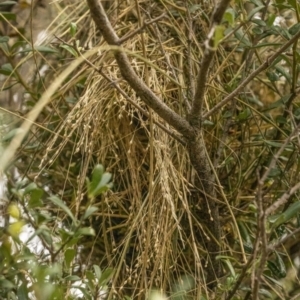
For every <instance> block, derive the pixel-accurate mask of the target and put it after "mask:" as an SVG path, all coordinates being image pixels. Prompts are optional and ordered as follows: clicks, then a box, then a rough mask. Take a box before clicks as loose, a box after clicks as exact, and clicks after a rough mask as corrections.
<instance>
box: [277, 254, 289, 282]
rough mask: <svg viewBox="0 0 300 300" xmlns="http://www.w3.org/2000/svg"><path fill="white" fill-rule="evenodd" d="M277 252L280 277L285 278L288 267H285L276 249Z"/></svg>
mask: <svg viewBox="0 0 300 300" xmlns="http://www.w3.org/2000/svg"><path fill="white" fill-rule="evenodd" d="M275 254H276V261H277V264H278V269H279V273H278V277H279V278H280V279H281V278H285V277H286V267H285V264H284V261H283V259H282V258H281V256H280V255H279V253H278V252H277V251H275Z"/></svg>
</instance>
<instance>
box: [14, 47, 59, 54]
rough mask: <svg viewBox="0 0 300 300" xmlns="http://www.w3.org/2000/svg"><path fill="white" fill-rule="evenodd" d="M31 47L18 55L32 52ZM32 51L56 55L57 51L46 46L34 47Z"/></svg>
mask: <svg viewBox="0 0 300 300" xmlns="http://www.w3.org/2000/svg"><path fill="white" fill-rule="evenodd" d="M32 51H33V50H32V47H28V48H26V49H24V50H21V51H20V52H19V53H28V52H32ZM34 51H37V52H41V53H58V51H57V50H56V49H53V48H51V47H48V46H42V45H41V46H36V47H34Z"/></svg>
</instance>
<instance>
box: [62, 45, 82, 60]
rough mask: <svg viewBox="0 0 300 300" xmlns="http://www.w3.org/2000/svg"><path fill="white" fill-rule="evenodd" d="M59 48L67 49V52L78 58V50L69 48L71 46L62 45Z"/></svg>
mask: <svg viewBox="0 0 300 300" xmlns="http://www.w3.org/2000/svg"><path fill="white" fill-rule="evenodd" d="M59 47H60V48H63V49H65V50H67V51H68V52H70V53H71V54H72V55H73V56H75V57H78V53H77V52H76V50H75V49H74V48H73V47H71V46H69V45H65V44H62V45H60V46H59Z"/></svg>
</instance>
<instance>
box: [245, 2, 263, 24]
mask: <svg viewBox="0 0 300 300" xmlns="http://www.w3.org/2000/svg"><path fill="white" fill-rule="evenodd" d="M265 7H266V6H265V5H260V6H258V7H256V8H254V9H251V11H250V13H249V15H248V18H247V20H248V21H250V20H251V18H252V17H253V16H254V15H255V14H256V13H258V12H259V11H260V10H262V9H263V8H265Z"/></svg>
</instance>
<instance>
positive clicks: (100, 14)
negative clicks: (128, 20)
mask: <svg viewBox="0 0 300 300" xmlns="http://www.w3.org/2000/svg"><path fill="white" fill-rule="evenodd" d="M87 3H88V6H89V8H90V12H91V16H92V18H93V20H94V22H95V24H96V26H97V27H98V29H99V30H100V32H101V34H102V36H103V38H104V39H105V41H106V42H107V43H108V44H109V45H114V46H119V45H120V39H119V37H118V36H117V34H116V32H115V31H114V29H113V28H112V26H111V24H110V22H109V20H108V18H107V15H106V13H105V11H104V9H103V7H102V5H101V3H100V1H99V0H87ZM114 56H115V59H116V61H117V63H118V66H119V68H120V71H121V74H122V76H123V78H124V79H125V80H126V81H127V82H128V84H129V85H130V86H131V87H132V89H133V90H134V91H135V92H136V93H137V95H138V96H139V97H141V99H142V100H143V101H144V102H145V103H146V104H147V105H148V106H149V107H150V108H152V109H153V110H154V111H155V112H156V113H157V114H158V115H159V116H160V117H161V118H162V119H164V120H165V121H166V122H167V123H168V124H170V125H171V126H173V127H174V128H175V129H176V130H177V131H178V132H180V133H181V134H182V135H183V136H185V137H186V138H194V136H195V134H194V130H193V128H192V127H191V126H190V124H189V123H188V122H187V121H186V120H185V119H184V118H183V117H181V116H180V115H178V114H177V113H176V112H174V111H173V110H172V109H171V108H169V107H168V106H167V105H166V104H165V103H164V102H163V101H162V100H161V99H160V98H158V97H157V96H156V95H155V94H154V93H153V91H151V89H149V88H148V87H147V85H146V84H145V83H144V82H143V81H142V80H141V78H140V77H139V76H138V75H137V74H136V73H135V71H134V69H133V68H132V66H131V64H130V61H129V59H128V57H127V55H126V54H125V53H124V52H123V51H122V50H121V49H120V50H116V51H115V52H114Z"/></svg>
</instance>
